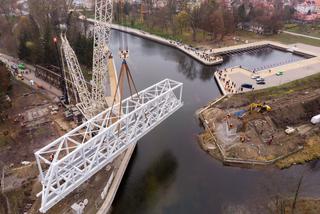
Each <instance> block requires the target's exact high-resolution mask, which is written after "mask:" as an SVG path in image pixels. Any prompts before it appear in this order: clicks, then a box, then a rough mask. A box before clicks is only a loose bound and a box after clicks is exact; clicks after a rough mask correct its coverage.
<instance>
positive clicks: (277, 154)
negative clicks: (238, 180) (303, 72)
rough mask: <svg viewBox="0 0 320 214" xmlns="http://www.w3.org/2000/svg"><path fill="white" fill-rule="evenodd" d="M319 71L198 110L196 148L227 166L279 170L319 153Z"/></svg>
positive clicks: (222, 100)
mask: <svg viewBox="0 0 320 214" xmlns="http://www.w3.org/2000/svg"><path fill="white" fill-rule="evenodd" d="M319 82H320V74H315V75H312V76H308V77H305V78H303V79H300V80H296V81H293V82H289V83H286V84H284V85H281V86H276V87H271V88H266V89H262V90H257V91H251V92H246V93H240V94H233V95H226V96H223V97H221V98H220V99H218V100H215V101H212V102H211V103H209V104H208V105H207V106H206V107H204V108H202V109H199V110H198V116H199V118H200V120H201V122H202V124H203V125H204V127H205V131H204V132H203V133H201V134H200V135H199V143H200V145H201V147H202V148H203V149H204V150H205V151H207V152H208V153H209V154H210V155H211V156H213V157H214V158H216V159H218V160H221V161H222V162H223V163H224V164H227V165H242V166H245V167H250V166H257V165H271V164H275V165H276V166H277V167H279V168H281V169H283V168H288V167H290V166H291V165H294V164H302V163H305V162H307V161H310V160H313V159H317V158H319V156H320V144H319V142H320V126H319V124H318V125H314V124H312V123H311V122H310V120H311V118H312V117H313V116H315V115H317V114H319V107H320V84H319Z"/></svg>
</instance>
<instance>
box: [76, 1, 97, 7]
mask: <svg viewBox="0 0 320 214" xmlns="http://www.w3.org/2000/svg"><path fill="white" fill-rule="evenodd" d="M94 2H95V0H74V1H73V4H74V5H75V6H76V7H82V8H86V9H93V8H94Z"/></svg>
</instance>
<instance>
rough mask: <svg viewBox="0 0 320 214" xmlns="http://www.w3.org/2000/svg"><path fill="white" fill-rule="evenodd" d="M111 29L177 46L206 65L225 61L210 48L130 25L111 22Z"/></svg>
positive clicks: (92, 21)
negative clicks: (201, 48) (167, 37)
mask: <svg viewBox="0 0 320 214" xmlns="http://www.w3.org/2000/svg"><path fill="white" fill-rule="evenodd" d="M79 19H80V18H79ZM80 20H83V21H87V22H90V23H94V22H95V20H94V19H90V18H87V19H80ZM111 29H114V30H118V31H121V32H125V33H128V34H131V35H134V36H138V37H140V38H144V39H148V40H150V41H153V42H157V43H159V44H162V45H166V46H168V47H172V48H176V49H177V50H179V51H181V52H183V53H185V54H187V55H188V56H190V57H192V58H193V59H195V60H197V61H198V62H200V63H202V64H204V65H207V66H212V65H219V64H221V63H223V58H222V57H221V56H218V55H217V56H213V55H212V54H213V53H215V52H211V53H208V50H192V49H193V48H192V47H190V46H189V45H187V44H183V43H177V42H175V41H173V40H168V39H165V38H162V37H160V36H157V35H154V34H151V33H148V32H145V31H142V30H138V29H134V28H130V27H125V26H120V25H117V24H111ZM211 57H212V58H211ZM205 58H211V60H207V59H205Z"/></svg>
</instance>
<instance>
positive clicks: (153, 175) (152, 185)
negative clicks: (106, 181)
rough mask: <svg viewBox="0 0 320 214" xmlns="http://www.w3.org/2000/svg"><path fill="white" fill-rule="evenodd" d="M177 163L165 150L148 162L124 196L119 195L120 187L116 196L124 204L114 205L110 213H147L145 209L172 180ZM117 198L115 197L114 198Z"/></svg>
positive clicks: (154, 201)
mask: <svg viewBox="0 0 320 214" xmlns="http://www.w3.org/2000/svg"><path fill="white" fill-rule="evenodd" d="M177 167H178V163H177V161H176V158H175V157H174V156H173V155H172V153H171V152H170V151H165V152H164V153H162V154H161V155H160V156H159V157H158V158H157V159H156V160H154V161H153V162H152V163H150V165H149V167H148V169H147V170H146V171H145V173H144V174H143V175H142V176H141V177H140V178H137V179H136V180H135V182H134V183H132V184H131V186H132V188H131V189H126V190H125V191H126V196H125V197H123V196H121V194H122V193H121V191H124V189H120V190H119V192H118V194H117V198H118V197H123V198H122V203H123V204H125V205H126V206H120V207H118V206H116V207H114V209H113V210H112V213H119V214H123V213H131V214H133V213H148V211H147V209H148V208H150V207H153V206H154V205H155V204H156V203H157V202H158V201H159V200H160V199H161V198H162V197H163V194H160V193H163V191H165V190H166V189H168V188H169V186H170V184H171V183H172V182H173V180H174V177H175V173H176V169H177ZM116 200H117V199H116Z"/></svg>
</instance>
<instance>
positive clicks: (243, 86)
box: [241, 83, 253, 89]
mask: <svg viewBox="0 0 320 214" xmlns="http://www.w3.org/2000/svg"><path fill="white" fill-rule="evenodd" d="M241 87H242V88H248V89H252V88H253V86H252V85H251V84H248V83H244V84H242V85H241Z"/></svg>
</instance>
